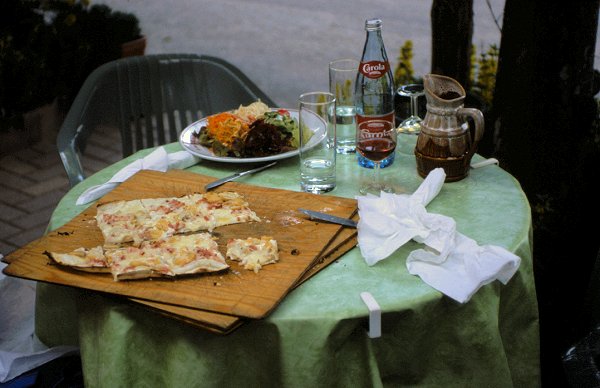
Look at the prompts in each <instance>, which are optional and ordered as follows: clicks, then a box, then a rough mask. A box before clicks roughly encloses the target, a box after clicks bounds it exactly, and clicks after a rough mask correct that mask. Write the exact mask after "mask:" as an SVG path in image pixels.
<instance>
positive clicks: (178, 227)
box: [96, 192, 260, 246]
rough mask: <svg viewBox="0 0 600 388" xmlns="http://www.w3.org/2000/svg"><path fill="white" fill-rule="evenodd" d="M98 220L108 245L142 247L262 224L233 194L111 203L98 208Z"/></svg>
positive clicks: (197, 195)
mask: <svg viewBox="0 0 600 388" xmlns="http://www.w3.org/2000/svg"><path fill="white" fill-rule="evenodd" d="M96 220H97V223H98V227H99V228H100V229H101V231H102V235H103V236H104V241H105V244H106V245H107V246H114V245H116V244H121V243H124V242H131V241H133V243H134V244H135V245H139V244H141V242H142V241H145V240H156V239H161V238H166V237H168V236H172V235H175V234H180V233H187V232H197V231H200V230H208V231H212V230H213V229H214V228H216V227H218V226H222V225H229V224H236V223H241V222H249V221H257V222H260V218H259V217H258V216H257V215H256V213H254V211H252V210H251V209H250V208H249V207H248V203H247V202H246V201H245V200H244V198H243V197H242V196H241V195H239V194H237V193H233V192H220V193H215V192H209V193H205V194H192V195H187V196H184V197H181V198H152V199H141V200H132V201H118V202H111V203H107V204H104V205H100V206H99V207H98V210H97V215H96Z"/></svg>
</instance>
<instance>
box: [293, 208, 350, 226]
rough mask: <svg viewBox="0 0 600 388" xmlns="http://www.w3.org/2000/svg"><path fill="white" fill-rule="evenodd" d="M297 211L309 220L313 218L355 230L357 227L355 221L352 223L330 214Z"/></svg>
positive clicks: (306, 210) (303, 210)
mask: <svg viewBox="0 0 600 388" xmlns="http://www.w3.org/2000/svg"><path fill="white" fill-rule="evenodd" d="M298 211H300V212H302V213H304V214H306V215H307V216H309V217H310V218H314V219H317V220H321V221H327V222H333V223H334V224H340V225H344V226H349V227H351V228H356V225H357V224H356V221H353V220H351V219H349V218H343V217H338V216H334V215H331V214H327V213H321V212H316V211H314V210H308V209H298Z"/></svg>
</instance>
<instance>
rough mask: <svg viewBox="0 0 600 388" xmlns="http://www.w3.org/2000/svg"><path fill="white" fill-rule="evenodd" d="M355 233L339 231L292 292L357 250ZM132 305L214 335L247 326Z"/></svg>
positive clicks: (165, 307) (227, 318)
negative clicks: (351, 251) (349, 252)
mask: <svg viewBox="0 0 600 388" xmlns="http://www.w3.org/2000/svg"><path fill="white" fill-rule="evenodd" d="M356 236H357V233H356V229H351V228H341V231H340V232H339V233H338V234H337V235H336V237H335V238H334V239H333V240H332V241H331V243H330V244H329V245H328V247H327V251H326V252H325V253H324V254H323V255H322V256H321V257H319V258H318V259H317V260H316V262H315V263H314V264H313V265H312V267H310V269H309V270H308V271H307V272H305V273H304V275H303V276H302V277H301V278H300V280H298V282H297V283H296V284H295V285H294V288H296V287H298V286H300V285H301V284H303V283H304V282H305V281H307V280H308V279H310V278H311V277H312V276H314V275H316V274H317V273H318V272H319V271H320V270H322V269H323V268H325V267H326V266H327V265H329V264H331V263H332V262H334V261H335V260H337V259H338V258H340V257H341V256H343V255H344V254H345V253H346V252H348V251H349V250H350V249H352V248H354V247H355V246H356V243H357V240H356ZM129 300H130V301H133V302H134V303H135V304H139V305H142V306H143V307H146V308H148V309H150V310H153V311H155V312H157V313H159V314H162V315H165V316H167V317H169V318H172V319H176V320H180V321H183V322H185V323H187V324H190V325H192V326H195V327H198V328H201V329H204V330H208V331H210V332H213V333H215V334H221V335H225V334H229V333H231V332H232V331H234V330H235V329H237V328H238V327H240V326H241V325H242V324H244V323H245V322H247V321H248V320H247V319H242V318H240V317H236V316H232V315H225V314H219V313H214V312H210V311H203V310H196V309H191V308H188V307H181V306H173V305H169V304H164V303H158V302H152V301H148V300H140V299H131V298H130V299H129Z"/></svg>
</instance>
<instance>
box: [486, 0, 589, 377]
mask: <svg viewBox="0 0 600 388" xmlns="http://www.w3.org/2000/svg"><path fill="white" fill-rule="evenodd" d="M598 6H599V1H598V0H580V1H577V2H547V1H544V0H533V1H525V2H523V1H520V0H506V4H505V9H504V21H503V31H502V40H501V45H500V58H499V66H498V73H497V77H496V90H495V94H494V103H493V112H492V119H493V123H494V128H488V130H491V131H494V140H495V150H496V157H498V159H499V160H500V165H501V166H502V167H503V168H505V169H506V170H508V171H509V172H510V173H512V174H513V175H514V176H515V177H516V178H517V179H518V180H519V182H520V183H521V185H522V187H523V189H524V191H525V193H526V194H527V197H528V199H529V201H530V204H531V207H532V213H533V221H534V244H533V247H534V270H535V276H536V287H537V292H538V300H539V304H540V306H539V308H540V329H541V346H542V348H541V353H542V372H543V374H542V376H543V382H545V383H547V384H548V386H560V385H562V384H561V379H564V376H563V375H562V365H561V355H562V354H563V353H564V351H565V350H566V349H567V347H568V346H570V345H572V344H573V343H574V342H575V341H576V340H577V339H579V338H581V335H582V334H583V333H584V331H585V330H589V327H586V322H585V321H584V320H582V317H583V316H584V313H585V311H584V306H583V303H582V302H583V300H584V297H585V293H586V290H587V285H588V279H589V273H590V271H591V268H592V265H593V262H594V260H595V257H596V254H597V253H598V250H599V241H598V235H597V233H598V228H597V226H595V227H587V226H586V225H597V223H598V217H599V216H600V214H599V211H598V210H599V208H600V207H599V206H598V200H597V198H596V197H597V195H596V194H595V193H596V191H595V190H596V189H594V188H593V186H595V185H596V184H597V182H598V181H599V180H600V175H599V173H598V170H599V169H598V166H599V165H600V157H599V155H600V152H599V142H598V140H597V138H598V135H599V134H598V105H597V103H596V102H595V100H594V98H593V96H594V94H595V93H596V92H597V90H594V70H593V61H594V48H595V41H596V32H597V27H598ZM563 383H564V381H563Z"/></svg>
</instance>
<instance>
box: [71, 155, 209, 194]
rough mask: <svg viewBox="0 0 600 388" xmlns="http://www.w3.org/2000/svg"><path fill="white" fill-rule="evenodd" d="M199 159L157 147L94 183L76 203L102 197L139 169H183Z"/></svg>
mask: <svg viewBox="0 0 600 388" xmlns="http://www.w3.org/2000/svg"><path fill="white" fill-rule="evenodd" d="M199 160H200V159H199V158H198V157H197V156H194V155H192V154H191V153H189V152H187V151H178V152H174V153H172V154H169V153H167V151H165V148H164V147H158V148H157V149H155V150H154V151H152V152H151V153H150V154H148V155H146V156H145V157H143V158H142V159H138V160H135V161H133V162H131V163H130V164H128V165H127V166H125V167H123V168H122V169H121V170H119V171H118V172H117V173H116V174H115V175H114V176H113V177H112V178H110V180H109V181H108V182H106V183H103V184H101V185H96V186H92V187H90V188H88V189H87V190H85V191H84V192H83V193H82V194H81V195H80V196H79V198H77V202H76V204H77V205H83V204H86V203H88V202H91V201H95V200H96V199H98V198H100V197H102V196H103V195H104V194H106V193H108V192H109V191H111V190H112V189H114V188H115V187H117V186H118V185H119V184H120V183H122V182H125V181H126V180H127V179H129V177H131V176H132V175H134V174H135V173H136V172H138V171H140V170H155V171H162V172H165V171H167V170H169V169H184V168H187V167H189V166H192V165H194V164H196V163H198V161H199Z"/></svg>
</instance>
